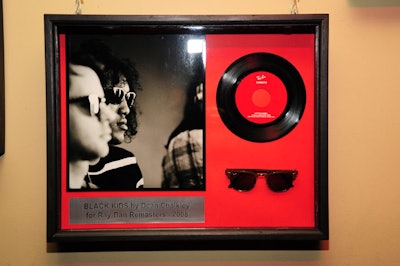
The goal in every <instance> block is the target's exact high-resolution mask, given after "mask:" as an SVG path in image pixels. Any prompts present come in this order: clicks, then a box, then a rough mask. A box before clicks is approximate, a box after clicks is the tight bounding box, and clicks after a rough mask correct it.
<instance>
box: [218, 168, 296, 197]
mask: <svg viewBox="0 0 400 266" xmlns="http://www.w3.org/2000/svg"><path fill="white" fill-rule="evenodd" d="M225 174H226V176H227V177H228V178H229V180H230V182H231V183H230V184H229V188H233V189H235V190H238V191H249V190H251V189H252V188H253V187H254V186H255V184H256V181H257V177H259V176H264V177H265V178H266V182H267V185H268V187H269V188H270V189H271V190H272V191H274V192H284V191H287V190H289V189H290V188H292V187H293V181H294V180H295V179H296V177H297V174H298V171H297V170H265V169H229V168H228V169H226V170H225Z"/></svg>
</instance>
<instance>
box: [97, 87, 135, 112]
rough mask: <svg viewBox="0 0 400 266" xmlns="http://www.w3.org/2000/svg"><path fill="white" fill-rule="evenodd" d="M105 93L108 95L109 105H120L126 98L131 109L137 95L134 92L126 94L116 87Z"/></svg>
mask: <svg viewBox="0 0 400 266" xmlns="http://www.w3.org/2000/svg"><path fill="white" fill-rule="evenodd" d="M104 93H105V95H106V99H107V104H120V103H122V101H123V100H124V98H125V100H126V103H127V105H128V107H129V108H131V107H132V106H133V104H134V103H135V99H136V93H134V92H133V91H130V92H125V91H124V90H123V89H122V88H119V87H114V88H112V89H107V90H104Z"/></svg>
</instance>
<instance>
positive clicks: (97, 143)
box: [68, 63, 117, 189]
mask: <svg viewBox="0 0 400 266" xmlns="http://www.w3.org/2000/svg"><path fill="white" fill-rule="evenodd" d="M68 82H69V83H68V84H69V86H68V119H69V120H68V127H69V128H68V130H69V131H68V160H69V182H68V184H69V188H70V189H82V188H89V187H88V186H90V185H89V184H86V182H85V177H86V176H87V172H88V168H89V162H90V161H93V160H98V159H99V158H101V157H104V156H106V155H107V154H108V152H109V147H108V142H109V141H110V140H111V127H110V123H111V122H112V121H113V120H115V119H116V118H117V117H116V114H115V113H114V111H112V110H111V109H110V108H109V107H108V106H107V105H106V99H105V98H104V91H103V87H102V86H101V83H100V79H99V77H98V75H97V74H96V72H95V71H94V70H93V69H92V68H90V67H89V66H85V65H78V64H73V63H71V64H69V69H68Z"/></svg>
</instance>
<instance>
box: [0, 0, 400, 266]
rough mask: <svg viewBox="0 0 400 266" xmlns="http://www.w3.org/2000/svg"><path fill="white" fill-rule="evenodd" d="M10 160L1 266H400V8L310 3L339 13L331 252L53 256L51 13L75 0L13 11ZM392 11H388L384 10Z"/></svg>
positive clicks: (132, 9) (235, 0)
mask: <svg viewBox="0 0 400 266" xmlns="http://www.w3.org/2000/svg"><path fill="white" fill-rule="evenodd" d="M3 2H4V3H3V5H4V31H5V72H6V73H5V77H6V154H5V155H4V156H3V157H1V158H0V265H17V266H19V265H131V264H133V262H135V265H189V266H190V265H221V266H222V265H230V266H231V265H248V266H252V265H266V264H268V265H400V256H399V241H400V240H399V238H400V226H399V219H400V207H399V205H400V193H399V190H400V174H399V173H398V168H399V165H400V139H399V137H400V119H399V115H400V110H399V109H398V108H399V103H398V99H399V98H400V82H399V78H400V34H399V33H400V1H398V0H391V1H390V0H386V1H384V0H369V1H363V0H336V1H318V0H302V1H300V13H302V14H305V13H329V14H330V47H329V119H330V120H329V135H330V138H329V185H330V187H329V193H330V194H329V200H330V232H331V234H330V241H329V249H328V250H323V251H235V252H228V251H201V252H196V251H193V252H98V253H97V252H96V253H48V252H47V251H46V239H45V236H46V99H45V65H44V62H45V55H44V33H43V32H44V30H43V14H45V13H53V14H57V13H59V14H61V13H62V14H73V13H74V11H75V7H74V3H75V1H74V0H68V1H67V0H41V1H29V0H3ZM290 2H291V1H289V0H281V1H276V0H252V1H243V0H231V1H225V0H220V1H215V0H202V1H186V0H185V1H183V0H168V1H165V0H163V1H161V0H146V1H144V0H118V1H116V0H114V1H106V0H85V1H84V5H83V13H85V14H282V13H283V14H287V13H289V5H290ZM385 6H386V7H385Z"/></svg>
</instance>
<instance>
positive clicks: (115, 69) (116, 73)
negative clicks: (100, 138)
mask: <svg viewBox="0 0 400 266" xmlns="http://www.w3.org/2000/svg"><path fill="white" fill-rule="evenodd" d="M70 62H71V63H73V64H79V65H85V66H88V67H90V68H92V69H93V70H94V71H95V72H96V73H97V75H98V76H99V78H100V82H101V84H102V86H103V89H104V90H110V89H112V88H113V87H114V86H115V85H117V84H119V83H120V79H121V77H122V76H123V77H125V79H126V81H127V83H128V85H129V88H130V90H131V91H133V92H137V91H138V90H141V89H142V87H141V85H140V83H139V74H138V71H137V70H136V68H135V66H134V65H133V63H132V62H131V61H130V60H129V59H127V58H124V59H120V58H118V57H117V56H116V55H115V54H114V53H113V52H112V50H111V49H110V48H109V47H108V46H107V45H106V44H105V43H104V42H102V41H100V40H95V39H91V40H87V41H85V42H82V43H81V45H80V47H79V50H78V51H76V52H74V53H73V54H72V56H71V59H70ZM106 98H107V96H106ZM136 108H137V106H136V103H135V104H134V105H133V106H132V107H130V112H129V114H128V115H127V116H126V119H127V121H128V122H127V126H128V130H127V131H126V132H125V141H126V142H130V141H131V139H132V137H133V136H135V135H136V134H137V127H138V123H137V111H136Z"/></svg>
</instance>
